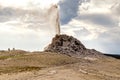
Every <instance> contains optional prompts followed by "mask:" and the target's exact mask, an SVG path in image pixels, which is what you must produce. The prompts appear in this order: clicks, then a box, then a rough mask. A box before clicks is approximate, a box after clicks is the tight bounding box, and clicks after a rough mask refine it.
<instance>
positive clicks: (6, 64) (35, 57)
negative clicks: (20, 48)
mask: <svg viewBox="0 0 120 80" xmlns="http://www.w3.org/2000/svg"><path fill="white" fill-rule="evenodd" d="M0 62H2V63H0V73H12V72H21V71H31V70H40V69H42V68H47V67H52V66H59V65H65V64H72V63H77V62H79V60H78V59H76V58H72V57H69V56H66V55H63V54H57V53H48V52H47V53H46V52H40V53H29V52H26V53H25V52H19V53H18V52H15V51H13V52H3V53H2V55H0Z"/></svg>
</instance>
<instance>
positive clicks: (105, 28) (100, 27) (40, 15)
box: [0, 0, 120, 54]
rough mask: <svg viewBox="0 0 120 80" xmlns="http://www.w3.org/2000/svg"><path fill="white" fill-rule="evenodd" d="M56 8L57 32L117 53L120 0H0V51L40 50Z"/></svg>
mask: <svg viewBox="0 0 120 80" xmlns="http://www.w3.org/2000/svg"><path fill="white" fill-rule="evenodd" d="M56 4H57V5H58V9H57V8H52V6H53V5H56ZM58 10H59V15H60V24H61V26H60V28H61V34H68V35H72V36H74V37H75V38H77V39H79V40H80V41H81V42H82V43H83V44H84V45H85V46H86V47H87V48H90V49H93V48H94V49H96V50H98V51H101V52H104V53H110V54H120V37H119V35H120V0H0V50H3V49H7V48H17V49H23V50H28V51H38V50H43V49H44V47H46V46H47V45H48V44H49V43H50V42H51V40H52V37H53V36H54V35H55V34H56V28H55V24H56V22H55V20H56V18H57V16H56V14H57V11H58Z"/></svg>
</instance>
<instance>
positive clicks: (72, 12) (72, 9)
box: [59, 0, 82, 25]
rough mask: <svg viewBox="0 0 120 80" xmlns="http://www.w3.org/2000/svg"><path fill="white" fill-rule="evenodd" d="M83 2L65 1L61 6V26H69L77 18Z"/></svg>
mask: <svg viewBox="0 0 120 80" xmlns="http://www.w3.org/2000/svg"><path fill="white" fill-rule="evenodd" d="M81 2H82V0H63V1H61V2H60V3H59V5H60V21H61V24H62V25H64V24H67V23H68V22H69V21H70V20H72V18H74V17H77V12H78V9H79V5H80V4H81Z"/></svg>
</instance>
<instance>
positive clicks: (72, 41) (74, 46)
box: [45, 34, 101, 57]
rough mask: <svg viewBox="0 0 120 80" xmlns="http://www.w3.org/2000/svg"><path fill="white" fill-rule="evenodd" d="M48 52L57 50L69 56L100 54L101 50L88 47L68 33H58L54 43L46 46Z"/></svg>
mask: <svg viewBox="0 0 120 80" xmlns="http://www.w3.org/2000/svg"><path fill="white" fill-rule="evenodd" d="M45 51H47V52H57V53H61V54H66V55H68V56H75V57H83V56H98V55H101V53H100V52H98V51H96V50H94V49H87V48H86V47H85V46H84V45H83V44H82V43H81V42H80V41H79V40H77V39H76V38H74V37H72V36H68V35H65V34H63V35H56V36H55V37H54V38H53V40H52V43H51V44H49V45H48V47H46V49H45Z"/></svg>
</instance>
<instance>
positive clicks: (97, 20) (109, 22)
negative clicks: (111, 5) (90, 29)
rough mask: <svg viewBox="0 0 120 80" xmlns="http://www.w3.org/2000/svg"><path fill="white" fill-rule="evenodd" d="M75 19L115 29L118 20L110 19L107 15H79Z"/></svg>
mask: <svg viewBox="0 0 120 80" xmlns="http://www.w3.org/2000/svg"><path fill="white" fill-rule="evenodd" d="M77 19H80V20H85V21H86V22H87V21H89V22H91V23H93V24H96V25H101V26H105V27H115V26H118V20H116V19H114V18H112V17H111V16H110V15H107V14H86V15H80V16H79V17H77Z"/></svg>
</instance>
